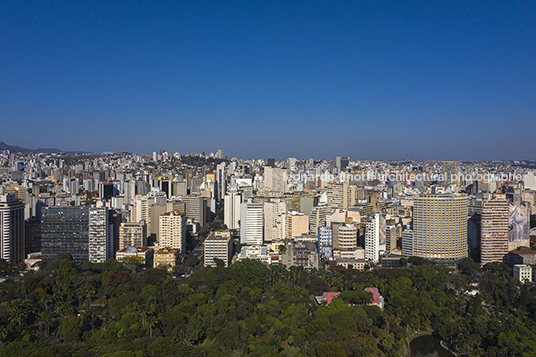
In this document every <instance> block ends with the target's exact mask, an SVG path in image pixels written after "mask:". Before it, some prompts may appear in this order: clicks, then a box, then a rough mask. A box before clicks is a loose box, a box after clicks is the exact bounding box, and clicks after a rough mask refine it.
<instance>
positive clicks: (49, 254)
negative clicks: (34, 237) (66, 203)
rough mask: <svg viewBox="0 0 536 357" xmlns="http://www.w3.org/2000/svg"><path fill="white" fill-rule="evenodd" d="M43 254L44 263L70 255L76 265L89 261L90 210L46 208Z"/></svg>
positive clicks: (43, 217)
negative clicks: (59, 255) (65, 254)
mask: <svg viewBox="0 0 536 357" xmlns="http://www.w3.org/2000/svg"><path fill="white" fill-rule="evenodd" d="M41 216H42V223H41V252H42V253H43V255H42V257H43V261H44V262H45V263H50V262H52V261H54V259H55V258H56V255H57V254H59V253H69V254H71V256H72V257H73V260H74V262H75V263H77V264H80V263H83V262H85V261H88V260H89V208H87V207H45V208H44V209H43V210H42V214H41Z"/></svg>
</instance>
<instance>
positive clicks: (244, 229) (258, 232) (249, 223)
mask: <svg viewBox="0 0 536 357" xmlns="http://www.w3.org/2000/svg"><path fill="white" fill-rule="evenodd" d="M263 223H264V220H263V204H262V203H242V205H241V206H240V243H242V244H248V245H262V243H263V236H264V235H263V230H264V229H263V228H264V224H263Z"/></svg>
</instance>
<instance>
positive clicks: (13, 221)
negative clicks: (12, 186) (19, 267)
mask: <svg viewBox="0 0 536 357" xmlns="http://www.w3.org/2000/svg"><path fill="white" fill-rule="evenodd" d="M0 258H2V259H5V260H6V262H7V263H8V264H15V263H18V262H20V261H22V260H23V259H24V204H23V203H22V201H20V200H17V199H16V198H15V195H9V194H8V195H0Z"/></svg>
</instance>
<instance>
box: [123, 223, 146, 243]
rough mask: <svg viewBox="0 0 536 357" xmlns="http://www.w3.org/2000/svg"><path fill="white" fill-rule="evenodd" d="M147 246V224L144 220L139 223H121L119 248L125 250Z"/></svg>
mask: <svg viewBox="0 0 536 357" xmlns="http://www.w3.org/2000/svg"><path fill="white" fill-rule="evenodd" d="M146 246H147V224H146V223H145V221H144V220H141V221H139V222H138V223H135V222H130V223H121V226H120V227H119V247H118V250H123V249H125V248H128V247H146Z"/></svg>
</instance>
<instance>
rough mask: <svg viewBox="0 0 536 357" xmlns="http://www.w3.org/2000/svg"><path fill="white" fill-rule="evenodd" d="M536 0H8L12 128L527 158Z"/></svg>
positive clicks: (242, 148)
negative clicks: (66, 0) (154, 0)
mask: <svg viewBox="0 0 536 357" xmlns="http://www.w3.org/2000/svg"><path fill="white" fill-rule="evenodd" d="M535 15H536V4H534V3H532V2H528V1H527V2H513V3H507V4H502V3H499V2H489V3H484V4H475V3H473V4H466V3H464V4H461V3H449V4H438V3H435V4H421V5H415V4H413V5H408V4H404V3H398V2H385V3H382V4H378V3H361V4H354V3H350V2H344V3H337V4H326V3H324V4H321V3H315V4H309V3H292V4H283V3H271V4H242V5H238V4H234V5H231V4H229V3H224V4H201V3H194V2H192V3H166V4H159V5H154V4H145V5H141V4H137V5H130V4H121V3H118V2H106V3H97V4H91V5H83V4H77V5H76V6H75V5H65V4H64V5H57V4H46V3H40V2H35V3H31V2H26V3H17V2H14V3H9V2H5V3H2V4H0V29H1V30H2V32H3V33H4V34H5V35H4V36H3V38H2V40H0V41H1V42H0V43H1V44H2V47H3V48H4V49H5V51H3V52H2V53H1V54H0V61H1V62H2V63H3V64H4V65H3V66H2V67H1V68H0V75H1V76H2V84H1V85H0V98H2V99H1V100H0V118H1V122H2V123H3V124H4V125H3V129H4V130H3V137H2V138H0V140H2V141H5V142H6V143H9V144H11V145H18V146H21V147H29V148H38V147H57V148H59V149H62V150H66V151H87V152H94V153H99V152H104V151H113V152H120V151H127V152H137V153H151V152H152V151H155V150H157V149H158V148H161V147H163V148H166V149H168V150H171V151H178V152H180V153H186V152H202V151H205V152H207V153H208V152H209V151H214V152H215V151H216V150H217V149H219V148H223V149H224V150H225V155H228V156H229V157H238V158H267V157H275V158H277V159H278V160H280V159H283V158H286V157H292V156H293V157H299V158H302V159H305V158H309V157H314V158H321V159H327V158H333V157H335V156H338V155H340V154H344V155H348V156H350V157H353V158H356V159H357V158H359V159H363V160H398V159H415V160H429V159H436V160H445V159H453V160H531V159H534V157H533V154H532V153H533V152H534V151H535V149H536V143H534V140H531V139H532V135H531V134H532V133H533V132H534V131H535V129H536V120H534V119H535V118H534V113H535V112H536V111H535V109H536V104H535V103H536V93H535V91H534V90H533V86H532V83H533V82H534V79H536V68H535V66H534V65H533V60H532V58H534V55H535V54H536V44H535V43H534V41H533V38H534V37H535V35H536V23H535V22H534V21H533V19H534V17H535Z"/></svg>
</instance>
